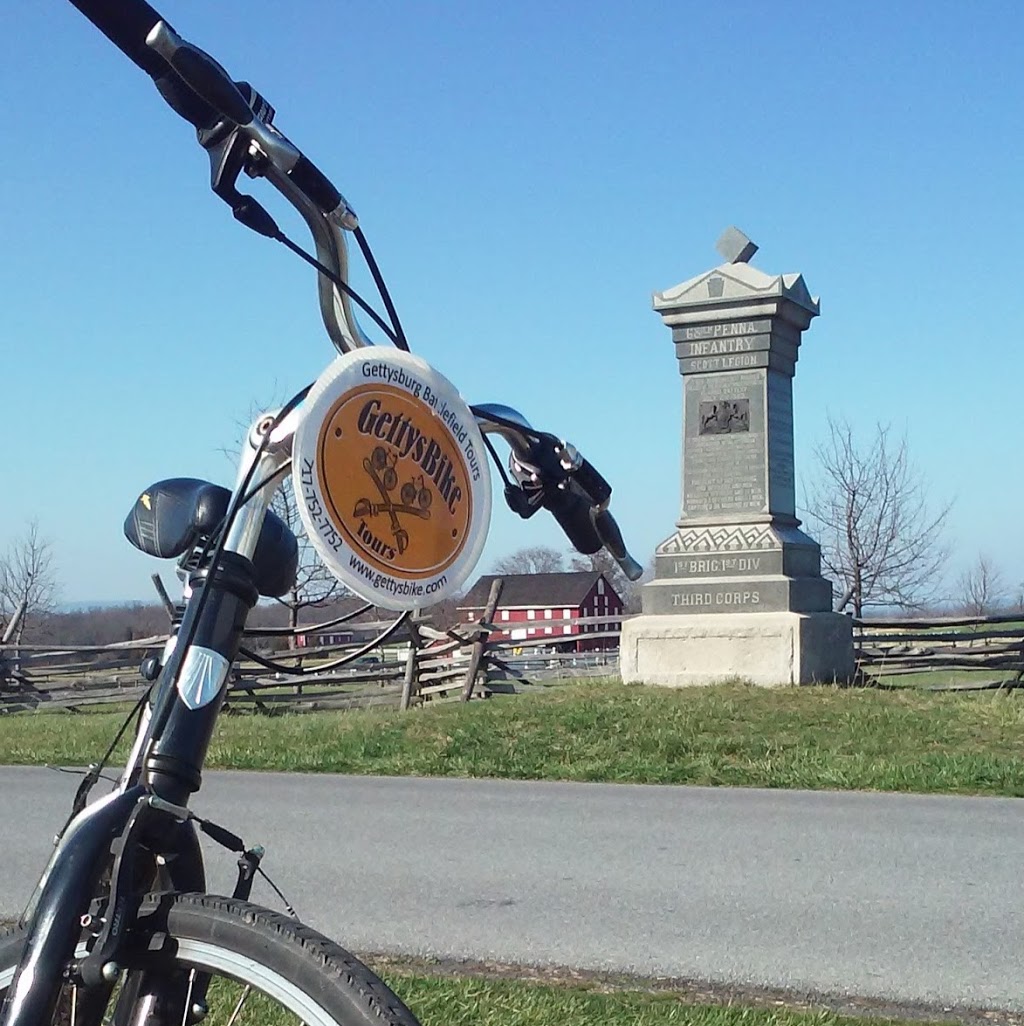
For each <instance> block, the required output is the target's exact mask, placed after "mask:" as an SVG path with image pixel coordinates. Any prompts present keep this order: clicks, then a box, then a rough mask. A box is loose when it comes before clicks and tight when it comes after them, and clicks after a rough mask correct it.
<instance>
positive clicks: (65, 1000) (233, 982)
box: [0, 894, 418, 1026]
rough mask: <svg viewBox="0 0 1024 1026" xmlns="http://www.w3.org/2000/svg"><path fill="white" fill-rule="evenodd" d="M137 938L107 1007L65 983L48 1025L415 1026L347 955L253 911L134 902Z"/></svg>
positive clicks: (5, 956) (0, 990)
mask: <svg viewBox="0 0 1024 1026" xmlns="http://www.w3.org/2000/svg"><path fill="white" fill-rule="evenodd" d="M138 932H139V933H140V936H139V937H138V938H136V939H134V940H132V939H130V940H129V944H130V945H131V946H132V948H133V949H134V951H135V952H136V953H135V954H133V955H132V967H131V969H130V970H129V971H128V972H127V973H124V974H122V979H121V980H120V981H118V983H117V984H116V985H115V986H114V987H113V988H112V989H111V991H110V992H109V994H106V995H103V998H102V1003H103V1004H105V1005H106V1008H105V1009H103V1010H100V1009H98V1008H96V998H97V994H96V993H95V992H90V991H85V990H77V991H76V988H74V987H73V986H71V985H66V986H65V988H64V992H63V993H62V995H61V1001H60V1006H59V1008H58V1012H57V1014H56V1015H55V1016H54V1019H53V1023H54V1026H58V1024H59V1026H63V1024H65V1023H66V1024H73V1023H75V1022H76V1020H78V1019H81V1020H82V1021H86V1020H87V1021H89V1022H90V1023H95V1022H99V1023H103V1024H107V1023H109V1024H116V1026H121V1024H124V1026H128V1024H131V1026H135V1024H143V1023H145V1024H154V1026H155V1024H161V1026H162V1024H165V1023H172V1022H175V1023H183V1022H184V1023H195V1022H203V1023H204V1024H205V1026H244V1024H249V1026H257V1024H258V1026H264V1024H271V1023H273V1024H275V1026H276V1024H282V1026H284V1024H292V1023H295V1024H299V1023H302V1024H304V1026H418V1024H417V1022H416V1019H415V1018H414V1017H413V1015H412V1013H411V1012H410V1011H409V1009H408V1008H406V1007H405V1005H404V1004H403V1003H402V1002H401V1000H400V999H399V998H398V997H397V996H396V995H395V994H393V993H392V992H391V990H389V989H388V987H387V986H386V985H385V984H384V983H383V982H382V981H381V980H380V979H378V978H377V977H376V976H375V975H374V974H373V973H372V972H370V970H369V969H367V968H366V966H364V965H363V964H362V963H361V962H359V961H358V960H357V959H356V958H354V957H353V956H352V955H350V954H349V953H348V952H347V951H345V950H344V949H342V948H340V947H338V945H337V944H335V943H333V941H330V940H328V939H327V938H326V937H324V936H322V935H321V934H319V933H317V932H316V931H314V930H311V929H310V928H309V927H307V926H303V925H302V924H301V923H299V922H297V921H296V920H294V919H289V918H287V917H286V916H283V915H280V914H278V913H276V912H270V911H268V910H267V909H264V908H260V907H259V906H258V905H251V904H249V903H248V902H245V901H237V900H235V899H233V898H219V897H214V896H212V895H208V894H176V895H160V896H154V897H152V898H149V899H147V900H146V902H145V903H144V904H143V907H142V910H141V912H140V916H139V927H138ZM136 940H137V941H138V942H140V943H138V944H137V943H135V941H136ZM23 941H24V932H23V931H21V930H17V929H15V930H12V931H11V932H9V933H7V934H5V935H3V936H0V1003H2V999H3V998H4V997H6V994H7V990H8V988H9V987H10V985H11V981H12V980H13V978H14V972H15V968H16V966H17V961H18V958H19V956H20V954H21V948H22V945H23ZM139 952H143V953H142V954H139ZM87 1010H88V1011H87Z"/></svg>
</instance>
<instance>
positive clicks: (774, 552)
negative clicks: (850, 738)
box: [621, 228, 853, 685]
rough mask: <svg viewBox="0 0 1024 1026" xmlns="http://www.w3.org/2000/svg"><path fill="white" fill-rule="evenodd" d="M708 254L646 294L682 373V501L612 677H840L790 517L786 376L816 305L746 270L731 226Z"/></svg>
mask: <svg viewBox="0 0 1024 1026" xmlns="http://www.w3.org/2000/svg"><path fill="white" fill-rule="evenodd" d="M718 251H719V253H720V254H721V255H722V256H723V258H724V259H725V263H723V264H721V265H719V266H718V267H715V268H713V269H712V270H710V271H707V272H705V273H704V274H700V275H698V276H697V277H695V278H691V279H690V280H689V281H685V282H683V283H682V284H681V285H676V286H675V287H674V288H671V289H667V290H666V291H664V292H660V293H655V295H654V309H655V310H656V311H657V312H658V313H659V314H660V315H661V318H662V320H663V322H664V323H665V324H666V326H668V327H669V328H670V329H671V331H672V340H673V342H674V343H675V351H676V358H677V360H678V363H679V373H680V374H681V375H682V378H683V461H682V509H681V511H680V515H679V520H678V521H677V522H676V531H675V533H674V534H672V535H671V537H669V538H667V539H666V540H665V541H663V542H662V543H661V544H660V545H659V546H658V547H657V549H656V552H655V577H654V580H653V581H651V582H649V583H648V584H646V585H644V587H643V590H642V596H643V615H641V616H639V617H635V618H634V619H632V620H629V621H627V622H626V624H625V625H624V629H623V634H622V648H621V663H622V675H623V679H624V680H626V681H627V683H628V682H639V681H643V682H647V683H653V684H670V685H672V684H674V685H683V684H702V683H711V682H714V681H718V680H723V679H727V678H732V677H741V678H744V679H747V680H750V681H752V682H754V683H757V684H765V685H772V684H798V683H809V682H812V681H832V680H835V679H847V678H849V677H850V675H851V674H852V672H853V647H852V628H851V623H850V620H849V618H848V617H846V616H843V615H841V614H838V613H833V612H832V585H831V582H829V581H828V580H826V579H825V578H823V577H822V576H821V551H820V549H819V547H818V544H817V543H816V542H815V541H814V540H813V539H811V538H810V537H808V535H806V534H805V533H804V532H803V531H801V530H800V521H799V520H798V519H797V517H796V494H795V480H794V471H793V376H794V374H795V372H796V361H797V356H798V352H799V348H800V341H801V337H802V335H803V332H804V331H805V330H806V329H807V327H808V326H809V325H810V323H811V320H812V318H814V317H816V316H818V313H819V309H820V304H819V301H818V299H817V298H815V297H813V296H811V294H810V292H809V291H808V290H807V286H806V285H805V284H804V280H803V277H802V276H801V275H799V274H781V275H770V274H766V273H765V272H764V271H760V270H758V269H757V268H754V267H751V266H750V264H749V262H748V261H749V260H750V258H751V257H752V256H753V255H754V253H755V252H756V251H757V246H756V245H755V244H754V243H753V242H751V241H750V239H748V238H747V237H746V236H745V235H744V234H743V233H742V232H741V231H739V230H738V229H736V228H729V229H728V230H727V231H726V232H725V233H724V234H723V235H722V237H721V239H719V242H718Z"/></svg>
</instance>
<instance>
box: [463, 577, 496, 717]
mask: <svg viewBox="0 0 1024 1026" xmlns="http://www.w3.org/2000/svg"><path fill="white" fill-rule="evenodd" d="M504 586H505V582H504V580H502V578H500V577H497V578H495V579H494V581H492V582H491V593H490V594H489V595H488V596H487V605H486V606H484V613H483V616H482V617H481V619H480V623H482V624H489V623H490V622H491V621H492V620H493V619H494V611H495V610H496V609H497V608H498V602H499V600H500V599H501V589H502V588H503V587H504ZM489 634H490V630H487V629H485V630H482V631H481V632H480V633H479V634H477V637H476V641H474V642H473V650H472V652H471V654H470V657H469V666H468V667H467V669H466V681H465V683H464V684H463V685H462V696H461V699H462V701H463V702H468V701H469V700H470V699H471V698H472V697H473V685H474V684H475V683H476V671H477V669H478V667H479V666H480V660H481V659H482V658H483V654H484V650H485V649H486V647H487V637H488V635H489Z"/></svg>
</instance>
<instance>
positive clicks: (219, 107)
mask: <svg viewBox="0 0 1024 1026" xmlns="http://www.w3.org/2000/svg"><path fill="white" fill-rule="evenodd" d="M146 45H147V46H149V47H150V49H152V50H153V51H155V52H156V53H157V54H159V55H160V56H161V57H162V58H163V60H164V61H166V62H167V64H169V65H170V67H171V68H172V69H173V71H174V72H175V73H176V74H177V75H178V76H179V77H180V78H181V80H182V81H183V82H184V83H185V84H186V85H187V86H188V87H189V89H191V90H192V91H193V92H194V93H195V94H196V95H197V96H198V97H199V98H200V99H201V100H203V102H204V103H206V104H207V105H208V106H210V107H211V108H212V109H213V110H214V111H216V113H217V114H218V115H220V117H222V118H224V119H225V120H227V121H230V122H232V123H233V124H235V125H239V126H245V125H248V124H251V123H252V119H253V117H254V114H253V112H252V108H250V106H249V104H248V102H247V101H246V98H245V97H244V96H243V95H242V92H241V90H240V89H239V88H238V86H237V85H235V83H234V81H233V79H232V78H231V76H230V75H229V74H228V73H227V72H226V71H225V70H224V68H222V67H221V66H220V64H218V63H217V62H216V61H215V60H214V59H213V58H212V57H211V56H210V55H209V54H208V53H207V52H206V51H205V50H200V49H199V47H198V46H193V45H192V43H187V42H185V40H184V39H182V38H181V37H180V36H179V35H178V34H177V33H176V32H175V31H174V29H172V28H171V26H170V25H168V24H167V22H165V21H163V20H161V21H159V22H158V23H157V24H156V25H155V26H154V28H153V29H152V31H151V32H150V33H149V35H148V37H147V39H146Z"/></svg>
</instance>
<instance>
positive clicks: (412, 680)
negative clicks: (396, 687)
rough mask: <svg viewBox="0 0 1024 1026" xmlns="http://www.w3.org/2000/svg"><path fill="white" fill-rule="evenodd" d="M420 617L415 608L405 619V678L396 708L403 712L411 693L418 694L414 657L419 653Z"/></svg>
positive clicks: (418, 687)
mask: <svg viewBox="0 0 1024 1026" xmlns="http://www.w3.org/2000/svg"><path fill="white" fill-rule="evenodd" d="M419 618H420V611H419V610H418V609H417V610H415V611H414V612H413V614H412V616H410V617H409V619H408V620H407V621H406V627H407V628H408V631H409V658H408V659H407V660H406V663H405V678H404V679H403V681H402V698H401V701H399V703H398V708H399V709H400V710H402V711H403V712H404V711H405V710H406V709H408V708H409V703H410V701H412V696H413V694H418V693H419V689H420V682H419V674H417V672H416V657H417V656H418V655H419V650H420V644H421V641H422V637H421V635H420V630H419V627H417V626H416V621H417V620H418V619H419Z"/></svg>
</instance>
